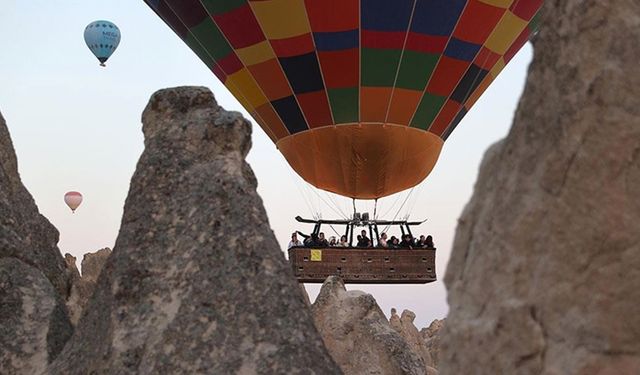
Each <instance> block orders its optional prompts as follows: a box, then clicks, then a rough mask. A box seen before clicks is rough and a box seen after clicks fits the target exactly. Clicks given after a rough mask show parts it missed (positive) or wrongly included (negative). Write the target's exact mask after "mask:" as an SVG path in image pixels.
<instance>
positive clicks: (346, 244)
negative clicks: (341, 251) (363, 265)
mask: <svg viewBox="0 0 640 375" xmlns="http://www.w3.org/2000/svg"><path fill="white" fill-rule="evenodd" d="M338 247H349V241H347V236H342V237H340V242H339V243H338Z"/></svg>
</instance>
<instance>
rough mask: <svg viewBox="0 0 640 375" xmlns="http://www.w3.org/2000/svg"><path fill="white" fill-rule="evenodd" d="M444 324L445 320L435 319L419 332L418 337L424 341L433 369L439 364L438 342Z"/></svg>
mask: <svg viewBox="0 0 640 375" xmlns="http://www.w3.org/2000/svg"><path fill="white" fill-rule="evenodd" d="M445 324H446V319H442V320H439V319H436V320H434V321H433V322H431V324H430V325H429V327H427V328H423V329H421V330H420V335H421V336H422V339H423V340H424V344H425V346H426V347H427V350H428V351H429V356H430V357H431V361H432V363H433V365H432V366H433V367H435V368H438V365H439V363H440V341H441V336H442V329H443V328H444V326H445Z"/></svg>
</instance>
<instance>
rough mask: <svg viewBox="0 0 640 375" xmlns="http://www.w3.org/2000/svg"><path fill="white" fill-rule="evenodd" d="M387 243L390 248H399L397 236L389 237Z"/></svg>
mask: <svg viewBox="0 0 640 375" xmlns="http://www.w3.org/2000/svg"><path fill="white" fill-rule="evenodd" d="M387 245H388V247H389V249H397V248H398V239H397V238H396V236H391V238H389V241H387Z"/></svg>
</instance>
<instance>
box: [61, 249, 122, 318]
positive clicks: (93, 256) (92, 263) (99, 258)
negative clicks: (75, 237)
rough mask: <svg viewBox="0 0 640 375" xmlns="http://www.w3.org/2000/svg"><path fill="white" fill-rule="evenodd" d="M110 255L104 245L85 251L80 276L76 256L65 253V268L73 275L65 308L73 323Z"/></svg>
mask: <svg viewBox="0 0 640 375" xmlns="http://www.w3.org/2000/svg"><path fill="white" fill-rule="evenodd" d="M109 255H111V249H109V248H108V247H105V248H104V249H100V250H98V251H96V252H94V253H87V254H85V255H84V257H83V258H82V277H81V276H80V273H79V272H78V269H77V268H76V258H75V257H73V256H71V255H70V254H65V256H64V257H65V260H66V261H67V268H69V269H70V270H71V274H72V275H73V277H72V279H71V293H70V294H69V298H68V299H67V308H68V310H69V317H70V319H71V322H72V323H73V324H77V323H78V320H79V319H80V316H81V314H82V311H83V310H84V309H85V307H86V305H87V302H89V297H91V295H92V294H93V290H94V288H95V286H96V282H97V281H98V276H100V271H102V268H103V267H104V264H105V263H106V261H107V259H108V258H109Z"/></svg>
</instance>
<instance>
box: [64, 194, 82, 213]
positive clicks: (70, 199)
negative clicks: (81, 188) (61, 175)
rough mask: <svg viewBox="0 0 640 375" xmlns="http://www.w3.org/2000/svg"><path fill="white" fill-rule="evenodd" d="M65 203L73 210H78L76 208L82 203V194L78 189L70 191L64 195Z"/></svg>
mask: <svg viewBox="0 0 640 375" xmlns="http://www.w3.org/2000/svg"><path fill="white" fill-rule="evenodd" d="M64 203H66V204H67V206H69V208H70V209H71V212H76V209H77V208H78V206H80V204H81V203H82V194H80V193H78V192H77V191H70V192H67V193H66V194H65V195H64Z"/></svg>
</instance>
